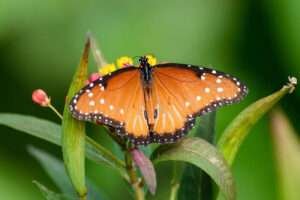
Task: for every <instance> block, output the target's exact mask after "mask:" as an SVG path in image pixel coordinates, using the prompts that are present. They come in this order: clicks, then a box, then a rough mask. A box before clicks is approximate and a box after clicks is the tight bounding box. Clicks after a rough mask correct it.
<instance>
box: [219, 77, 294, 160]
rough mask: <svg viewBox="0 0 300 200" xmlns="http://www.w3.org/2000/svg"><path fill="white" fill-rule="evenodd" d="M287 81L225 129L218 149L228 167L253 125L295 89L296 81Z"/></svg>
mask: <svg viewBox="0 0 300 200" xmlns="http://www.w3.org/2000/svg"><path fill="white" fill-rule="evenodd" d="M289 81H290V82H289V83H288V84H287V85H284V86H283V87H282V88H281V89H280V90H279V91H277V92H275V93H273V94H272V95H269V96H267V97H264V98H262V99H260V100H258V101H256V102H254V103H253V104H251V105H250V106H248V107H247V108H246V109H244V110H243V111H242V112H241V113H240V114H239V115H238V116H237V117H236V118H235V119H234V120H233V121H232V122H231V123H230V124H229V125H228V127H227V128H226V129H225V131H224V133H223V134H222V136H221V138H220V140H219V142H218V148H219V149H220V151H221V152H222V153H223V155H224V157H225V159H226V160H227V162H228V163H229V164H230V165H231V164H232V163H233V161H234V158H235V156H236V153H237V151H238V149H239V147H240V145H241V144H242V142H243V141H244V139H245V137H246V136H247V135H248V133H249V131H250V129H251V128H252V127H253V125H254V124H255V123H256V122H257V121H258V120H259V119H260V118H261V117H262V116H263V115H264V114H265V113H266V112H268V111H269V110H270V109H271V108H272V107H273V106H274V105H275V104H276V103H277V102H278V101H279V100H280V99H281V98H282V97H283V96H284V95H286V94H288V93H290V92H292V91H293V90H294V89H295V85H296V83H297V80H296V79H295V78H294V77H292V78H289Z"/></svg>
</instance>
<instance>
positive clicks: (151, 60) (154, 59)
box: [146, 54, 157, 66]
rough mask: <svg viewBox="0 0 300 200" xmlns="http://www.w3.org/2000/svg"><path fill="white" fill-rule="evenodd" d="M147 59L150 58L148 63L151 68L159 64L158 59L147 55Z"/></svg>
mask: <svg viewBox="0 0 300 200" xmlns="http://www.w3.org/2000/svg"><path fill="white" fill-rule="evenodd" d="M146 58H148V63H149V64H150V66H153V65H156V63H157V60H156V57H154V56H153V55H150V54H148V55H146Z"/></svg>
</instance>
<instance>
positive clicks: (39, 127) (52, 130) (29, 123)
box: [0, 113, 61, 145]
mask: <svg viewBox="0 0 300 200" xmlns="http://www.w3.org/2000/svg"><path fill="white" fill-rule="evenodd" d="M0 124H1V125H4V126H8V127H10V128H13V129H15V130H18V131H22V132H25V133H27V134H29V135H32V136H35V137H38V138H40V139H42V140H46V141H48V142H51V143H53V144H56V145H60V144H61V141H60V138H61V128H60V126H59V125H57V124H55V123H53V122H50V121H48V120H45V119H40V118H37V117H34V116H29V115H21V114H14V113H0Z"/></svg>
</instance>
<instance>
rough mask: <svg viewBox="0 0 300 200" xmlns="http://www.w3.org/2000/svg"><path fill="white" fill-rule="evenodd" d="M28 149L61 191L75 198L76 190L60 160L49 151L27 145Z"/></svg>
mask: <svg viewBox="0 0 300 200" xmlns="http://www.w3.org/2000/svg"><path fill="white" fill-rule="evenodd" d="M28 151H29V153H30V154H31V155H32V156H33V157H34V158H35V159H36V160H37V161H38V162H39V163H40V165H41V166H42V168H43V169H44V170H45V172H46V173H47V174H48V176H49V177H50V178H51V179H52V180H53V182H54V183H55V185H56V186H57V187H58V188H59V189H60V191H61V192H62V193H64V194H68V195H70V196H72V197H74V198H76V191H75V190H74V188H73V187H72V184H71V182H70V179H69V178H68V175H67V172H66V170H65V167H64V165H63V163H62V161H61V160H58V159H57V158H56V157H54V156H52V155H50V154H49V153H47V152H45V151H43V150H41V149H38V148H35V147H33V146H29V147H28Z"/></svg>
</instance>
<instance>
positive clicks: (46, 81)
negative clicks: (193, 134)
mask: <svg viewBox="0 0 300 200" xmlns="http://www.w3.org/2000/svg"><path fill="white" fill-rule="evenodd" d="M299 10H300V2H299V1H296V0H277V1H267V0H263V1H262V0H244V1H235V0H231V1H222V0H210V1H206V0H201V1H199V0H193V1H179V0H176V1H174V0H173V1H171V0H167V1H159V0H152V1H133V0H130V1H99V0H98V1H96V0H86V1H62V0H61V1H58V0H54V1H53V0H51V1H50V0H44V1H38V0H27V1H21V0H0V77H1V79H0V83H1V84H0V88H1V91H2V92H1V98H0V112H17V113H23V114H30V115H36V116H38V117H42V118H47V119H50V120H53V121H56V122H59V119H57V118H56V116H55V115H54V114H53V113H51V111H50V110H48V109H43V108H40V107H38V106H36V105H33V103H32V102H31V92H32V90H33V89H36V88H43V89H45V90H46V91H47V93H48V94H49V95H50V96H51V98H52V102H53V104H54V105H55V106H56V107H57V108H58V109H59V110H62V108H63V103H64V98H65V95H66V91H67V88H68V84H69V83H70V80H71V77H72V75H73V72H74V69H75V67H76V66H77V64H78V62H79V58H80V55H81V51H82V48H83V44H84V41H85V36H86V32H87V31H91V32H92V33H93V34H94V36H95V38H97V40H98V42H99V44H100V46H101V49H102V51H103V53H104V55H105V57H106V59H107V60H109V61H111V62H112V61H114V60H115V59H116V58H117V57H119V56H122V55H129V56H136V55H143V54H145V53H153V54H155V55H156V56H157V57H158V59H159V60H160V61H172V62H178V63H191V64H202V65H208V66H213V67H214V68H216V69H219V70H222V71H226V72H228V73H230V74H233V75H235V76H238V77H240V78H241V79H242V80H243V81H244V82H245V83H246V84H247V85H248V87H249V88H250V94H249V95H248V97H247V98H246V100H245V101H243V102H242V103H240V104H238V105H234V106H230V107H226V108H222V109H220V110H219V111H218V113H217V133H220V132H222V131H223V129H224V128H225V127H226V125H227V124H228V123H229V122H230V121H231V120H232V119H233V117H234V116H236V115H237V114H238V113H239V112H240V111H241V110H242V109H243V108H244V107H245V106H247V105H248V104H250V103H251V102H253V101H254V100H256V99H258V98H260V97H262V96H265V95H268V94H270V93H271V92H273V91H275V90H277V89H279V88H280V87H281V86H282V85H283V84H284V83H285V82H286V81H287V76H288V75H294V76H296V77H297V76H298V77H299V72H300V65H299V64H298V63H300V56H298V53H299V52H300V37H299V32H300V25H299V23H298V21H299V20H300V12H299ZM91 61H92V59H91ZM90 69H91V71H93V70H94V71H95V70H96V67H95V65H94V63H93V62H91V67H90ZM299 102H300V90H298V91H296V92H295V93H294V94H292V95H290V96H288V97H286V98H285V99H284V100H283V101H282V102H281V106H282V107H283V108H284V110H285V111H286V112H287V113H288V116H289V118H290V119H291V121H292V122H293V124H294V126H295V127H296V130H298V132H300V123H297V121H299V119H300V112H299V108H297V107H296V106H297V105H298V103H299ZM91 132H92V134H94V135H97V132H99V130H98V129H97V128H95V127H92V128H91ZM269 132H270V131H269V125H268V117H265V118H264V119H263V120H261V121H260V122H259V123H258V124H257V125H256V126H255V128H254V129H253V130H252V132H251V134H250V136H249V137H248V138H247V139H246V141H245V143H244V144H243V146H242V148H241V150H240V152H239V154H238V157H237V160H236V162H235V164H234V166H233V173H234V176H235V178H236V185H237V189H238V199H241V200H253V199H256V200H269V199H270V200H273V199H277V198H278V194H277V187H278V186H277V184H276V177H275V176H276V173H275V167H274V156H273V150H272V143H271V139H270V134H269ZM0 133H1V140H0V199H9V200H10V199H42V196H41V195H40V192H39V191H38V189H36V187H35V186H34V185H33V184H32V180H39V181H41V182H42V183H44V184H45V185H47V186H49V187H50V188H52V189H54V190H55V189H57V188H55V186H54V184H53V183H52V182H51V180H50V179H49V178H48V177H47V176H46V174H45V173H44V171H43V170H42V169H41V167H40V166H39V165H38V163H37V162H36V161H35V160H34V159H33V158H32V157H31V156H30V155H29V154H28V152H27V150H26V148H27V146H28V145H29V144H33V145H35V146H38V147H40V148H42V149H46V150H47V151H49V152H52V153H53V154H55V155H57V156H58V157H61V150H60V149H59V148H58V147H56V146H53V145H51V144H48V143H46V142H43V141H41V140H38V139H35V138H33V137H30V136H28V135H25V134H23V133H19V132H16V131H13V130H11V129H8V128H5V127H2V126H1V127H0ZM99 137H100V138H103V140H102V141H107V142H106V143H107V145H110V144H109V143H110V141H109V140H107V138H105V136H102V135H100V136H99ZM88 164H89V166H88V174H91V178H92V179H93V181H95V182H97V183H99V184H100V185H101V188H102V190H103V191H105V193H106V195H107V196H108V197H112V199H118V198H121V197H123V198H126V197H127V195H128V188H127V186H126V184H125V183H124V182H123V181H122V180H120V178H119V177H118V176H117V174H115V173H114V172H113V171H111V170H110V169H108V168H105V167H99V166H95V165H93V164H92V163H88ZM162 170H164V169H163V166H162ZM158 187H160V186H159V185H158ZM116 191H117V192H116Z"/></svg>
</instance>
